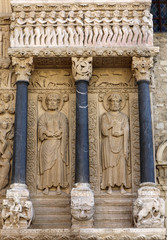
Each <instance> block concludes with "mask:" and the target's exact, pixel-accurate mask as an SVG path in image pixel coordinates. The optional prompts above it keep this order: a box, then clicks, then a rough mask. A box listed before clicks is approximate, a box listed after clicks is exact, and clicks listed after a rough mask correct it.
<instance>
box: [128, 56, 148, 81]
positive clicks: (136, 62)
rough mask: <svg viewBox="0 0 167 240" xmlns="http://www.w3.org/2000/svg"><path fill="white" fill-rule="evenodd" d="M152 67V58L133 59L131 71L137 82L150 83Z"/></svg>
mask: <svg viewBox="0 0 167 240" xmlns="http://www.w3.org/2000/svg"><path fill="white" fill-rule="evenodd" d="M152 67H153V58H152V57H150V58H146V57H133V58H132V70H133V72H134V77H135V78H136V80H137V81H141V80H147V81H150V77H151V69H152Z"/></svg>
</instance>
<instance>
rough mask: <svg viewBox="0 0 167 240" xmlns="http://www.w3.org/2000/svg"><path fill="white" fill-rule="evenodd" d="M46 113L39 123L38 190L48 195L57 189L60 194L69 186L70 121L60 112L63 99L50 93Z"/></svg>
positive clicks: (46, 101)
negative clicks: (50, 190) (53, 189)
mask: <svg viewBox="0 0 167 240" xmlns="http://www.w3.org/2000/svg"><path fill="white" fill-rule="evenodd" d="M45 105H46V110H47V111H46V112H45V113H44V114H42V116H41V117H40V118H39V122H38V133H39V140H40V143H41V145H40V151H39V174H40V177H39V184H38V188H39V189H41V190H43V192H44V193H45V194H48V192H49V189H50V188H56V191H57V193H58V194H60V193H61V189H62V188H66V187H67V186H68V182H67V165H68V120H67V117H66V116H65V114H64V113H61V112H60V108H61V107H62V98H61V97H60V95H59V94H56V93H50V94H48V95H47V96H46V98H45Z"/></svg>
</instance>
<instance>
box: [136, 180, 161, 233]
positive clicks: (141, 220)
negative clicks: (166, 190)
mask: <svg viewBox="0 0 167 240" xmlns="http://www.w3.org/2000/svg"><path fill="white" fill-rule="evenodd" d="M133 219H134V224H135V226H136V227H138V228H157V227H159V228H161V227H162V228H163V227H164V219H165V201H164V200H163V199H162V198H160V190H159V189H158V188H157V187H156V185H155V184H154V183H142V184H141V185H140V188H139V190H138V198H137V199H136V201H135V202H134V206H133Z"/></svg>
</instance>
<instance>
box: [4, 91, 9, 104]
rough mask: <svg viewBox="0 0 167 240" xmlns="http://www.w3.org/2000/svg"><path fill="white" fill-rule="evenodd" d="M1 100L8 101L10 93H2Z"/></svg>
mask: <svg viewBox="0 0 167 240" xmlns="http://www.w3.org/2000/svg"><path fill="white" fill-rule="evenodd" d="M3 101H4V102H5V103H8V102H9V101H10V95H9V94H7V93H4V94H3Z"/></svg>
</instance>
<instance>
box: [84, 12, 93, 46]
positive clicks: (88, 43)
mask: <svg viewBox="0 0 167 240" xmlns="http://www.w3.org/2000/svg"><path fill="white" fill-rule="evenodd" d="M91 17H92V13H91V12H90V11H87V12H85V19H84V24H85V41H84V45H85V46H91V45H92V38H93V31H92V26H91V23H92V22H93V20H92V19H91Z"/></svg>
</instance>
